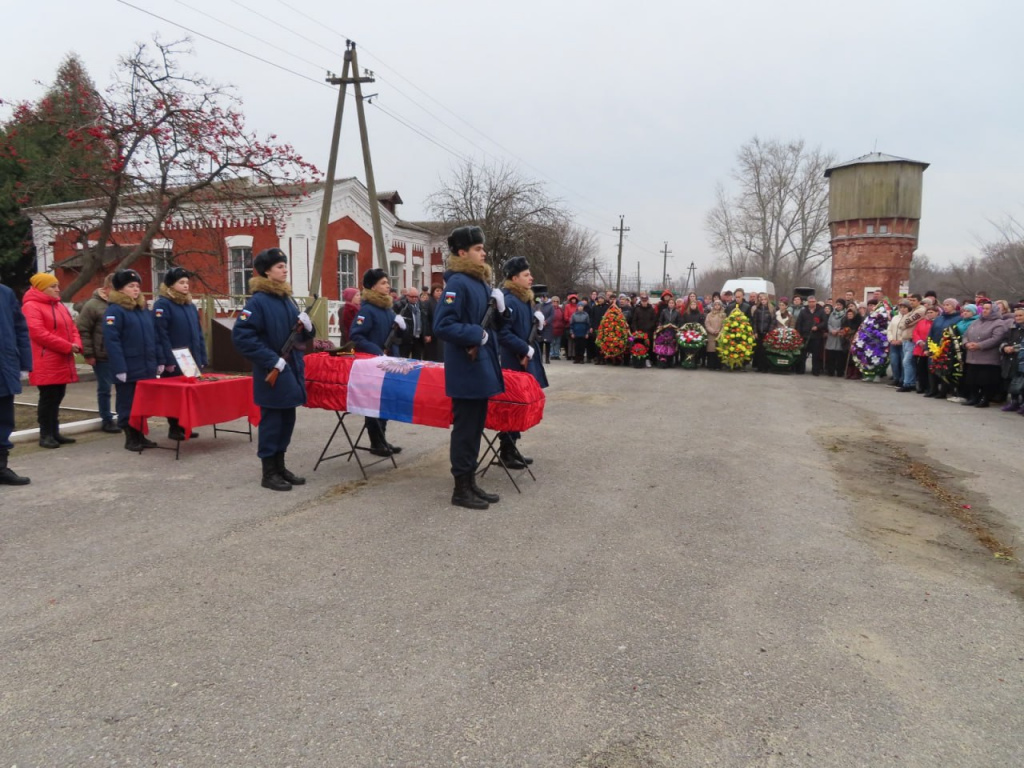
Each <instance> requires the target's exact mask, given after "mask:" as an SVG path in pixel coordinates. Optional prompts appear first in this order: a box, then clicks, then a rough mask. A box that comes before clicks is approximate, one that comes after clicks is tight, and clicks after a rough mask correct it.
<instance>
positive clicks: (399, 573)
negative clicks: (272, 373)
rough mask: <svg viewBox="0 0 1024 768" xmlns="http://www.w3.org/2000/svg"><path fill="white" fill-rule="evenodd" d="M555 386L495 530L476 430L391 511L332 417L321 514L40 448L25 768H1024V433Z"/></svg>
mask: <svg viewBox="0 0 1024 768" xmlns="http://www.w3.org/2000/svg"><path fill="white" fill-rule="evenodd" d="M549 374H550V377H551V381H552V386H551V388H550V389H549V390H548V403H547V409H546V414H545V419H544V421H543V423H542V424H541V425H539V426H538V427H536V428H535V429H534V430H531V432H529V433H527V434H526V435H525V436H524V438H523V441H522V444H521V445H522V446H523V448H524V452H526V453H527V454H529V455H532V456H533V457H534V458H535V459H536V464H535V465H534V466H535V473H536V476H537V481H536V483H534V482H531V481H529V480H528V479H527V480H526V482H525V483H524V484H523V486H522V487H523V492H522V494H516V493H515V491H514V490H513V489H512V486H511V484H510V483H509V482H508V480H507V479H505V478H504V477H498V476H492V475H493V472H492V473H489V474H488V477H487V478H486V479H485V480H484V481H483V482H482V483H481V484H482V485H484V486H485V487H486V488H488V489H489V490H495V491H498V492H500V493H501V494H502V500H501V502H500V503H499V504H497V505H494V506H492V508H491V509H490V510H488V511H486V512H473V511H469V510H463V509H459V508H456V507H452V506H450V504H449V497H450V492H451V480H450V476H449V475H448V471H447V440H448V433H447V432H445V431H443V430H438V429H430V428H420V427H412V426H408V425H402V424H394V425H392V427H391V428H390V429H389V438H390V439H391V441H392V442H395V443H398V444H400V445H403V446H404V447H405V451H404V452H403V453H402V454H401V456H400V457H398V463H399V468H398V469H397V470H393V469H385V468H384V467H383V466H378V467H375V468H374V469H372V470H371V471H370V472H371V479H370V480H369V482H361V481H357V474H356V472H355V471H354V468H353V467H352V466H351V465H345V464H344V463H342V462H338V461H335V462H330V463H328V464H325V465H322V466H321V468H320V469H319V471H317V472H316V473H315V474H314V473H313V472H312V467H313V464H314V462H315V459H316V456H317V455H318V454H319V451H320V448H321V447H322V445H323V443H324V441H325V440H326V438H327V435H328V434H329V432H330V430H331V428H332V427H333V423H334V417H333V415H332V414H329V413H326V412H313V411H302V412H300V415H299V428H298V430H297V434H296V438H295V441H294V443H293V448H294V450H293V451H291V452H290V453H289V459H290V462H289V463H290V465H292V468H293V469H295V470H297V471H302V472H303V473H304V474H306V476H307V477H308V479H309V483H308V484H307V485H306V486H305V487H303V488H297V489H295V490H294V491H292V492H291V493H287V494H284V493H272V492H270V491H265V490H263V489H261V488H260V487H259V482H258V480H259V477H258V473H259V464H258V460H257V459H256V457H255V448H254V446H253V445H250V444H249V443H248V442H247V441H246V439H245V438H244V437H239V436H235V435H229V436H227V437H224V438H222V439H217V440H213V439H212V435H211V433H210V429H209V428H204V429H202V430H200V431H201V434H202V437H201V439H200V440H198V441H195V442H193V443H189V444H187V445H186V446H185V447H184V448H183V453H182V458H181V460H180V461H175V460H174V456H173V454H172V453H170V452H165V451H148V452H146V453H145V454H143V455H142V456H138V455H135V454H131V453H128V452H126V451H124V450H123V448H122V447H121V444H122V441H121V439H119V438H118V437H117V436H108V435H102V434H100V433H95V434H91V435H88V436H84V437H81V438H80V439H79V442H78V444H77V445H74V446H69V447H64V448H61V449H59V450H57V451H43V450H40V449H37V448H35V447H32V446H25V447H23V446H19V447H18V449H17V450H16V451H15V453H14V454H13V456H12V462H11V463H12V466H13V467H15V468H16V469H17V470H18V471H20V472H21V473H23V474H27V475H29V476H30V477H31V478H32V481H33V483H32V485H31V486H29V487H27V488H0V588H2V594H3V600H2V603H0V611H2V621H0V626H2V631H0V682H2V685H0V765H3V766H14V765H16V766H18V768H28V767H29V766H204V767H205V766H573V767H575V768H583V767H585V768H598V767H599V766H600V767H602V768H662V767H663V766H698V765H708V766H890V765H891V766H921V767H922V768H923V767H925V766H927V767H929V768H932V767H934V766H986V767H989V766H993V765H1006V766H1012V765H1020V764H1021V762H1022V755H1024V612H1022V606H1024V579H1022V576H1021V574H1022V573H1024V569H1022V568H1021V566H1020V563H1019V562H1018V561H1017V560H1015V559H1010V555H1011V554H1012V550H1013V548H1014V546H1016V549H1017V550H1019V552H1018V553H1017V556H1020V557H1024V537H1022V536H1021V531H1022V530H1024V511H1022V506H1021V504H1020V501H1021V499H1022V498H1024V478H1022V476H1021V472H1020V466H1021V462H1020V444H1021V443H1020V438H1021V435H1022V433H1024V418H1021V417H1020V416H1016V415H1008V414H1003V413H1000V412H999V411H998V409H996V408H991V409H988V410H985V411H982V410H977V409H971V408H963V407H960V406H956V405H952V404H949V403H945V402H935V401H929V400H925V399H923V398H920V397H917V396H916V395H911V394H897V393H894V392H892V391H891V390H889V389H888V388H887V387H885V386H883V385H878V384H876V385H870V384H863V383H858V382H845V381H837V380H828V379H824V378H820V379H819V378H813V377H811V376H809V375H808V376H804V377H792V376H775V375H758V374H754V373H713V372H706V371H681V370H670V371H659V370H644V371H635V370H629V369H617V368H609V367H596V366H586V367H584V366H573V365H569V364H567V363H566V362H561V363H555V364H552V365H551V366H550V367H549ZM87 386H91V385H84V384H83V385H78V390H76V392H77V396H79V397H83V395H82V393H83V392H84V393H85V395H84V396H87V395H88V390H87V388H86V387H87ZM165 442H166V441H165ZM911 465H912V467H911ZM908 467H911V468H912V469H913V472H912V473H910V474H907V473H906V472H904V471H902V470H904V469H907V468H908ZM968 508H969V509H968ZM957 515H959V516H960V517H962V518H963V519H961V520H958V519H957Z"/></svg>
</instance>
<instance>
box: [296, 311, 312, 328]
mask: <svg viewBox="0 0 1024 768" xmlns="http://www.w3.org/2000/svg"><path fill="white" fill-rule="evenodd" d="M299 320H301V321H302V326H303V328H305V329H306V330H307V331H309V332H312V330H313V321H312V320H310V319H309V315H307V314H306V313H305V312H299Z"/></svg>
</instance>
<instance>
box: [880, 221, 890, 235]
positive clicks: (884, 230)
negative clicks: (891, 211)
mask: <svg viewBox="0 0 1024 768" xmlns="http://www.w3.org/2000/svg"><path fill="white" fill-rule="evenodd" d="M878 234H880V235H887V234H889V225H888V224H880V225H879V227H878Z"/></svg>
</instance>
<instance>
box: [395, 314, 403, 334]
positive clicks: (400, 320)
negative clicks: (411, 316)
mask: <svg viewBox="0 0 1024 768" xmlns="http://www.w3.org/2000/svg"><path fill="white" fill-rule="evenodd" d="M395 325H397V326H398V327H399V328H401V329H402V330H403V331H404V330H405V318H404V317H402V316H401V315H395Z"/></svg>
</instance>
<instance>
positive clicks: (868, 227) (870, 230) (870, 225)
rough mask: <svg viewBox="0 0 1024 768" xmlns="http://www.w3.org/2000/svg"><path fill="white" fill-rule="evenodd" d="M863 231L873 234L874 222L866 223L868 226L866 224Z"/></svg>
mask: <svg viewBox="0 0 1024 768" xmlns="http://www.w3.org/2000/svg"><path fill="white" fill-rule="evenodd" d="M865 231H866V232H867V233H868V234H869V235H873V234H875V225H874V224H868V226H867V228H866V229H865Z"/></svg>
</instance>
